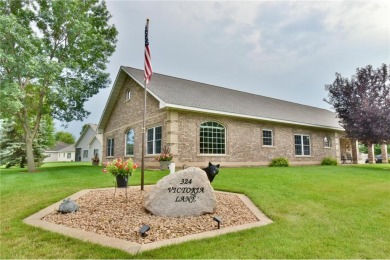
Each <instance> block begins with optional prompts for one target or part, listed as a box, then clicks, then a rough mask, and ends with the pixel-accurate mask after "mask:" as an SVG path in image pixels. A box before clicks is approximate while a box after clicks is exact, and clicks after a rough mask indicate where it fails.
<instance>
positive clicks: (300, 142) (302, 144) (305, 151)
mask: <svg viewBox="0 0 390 260" xmlns="http://www.w3.org/2000/svg"><path fill="white" fill-rule="evenodd" d="M294 140H295V155H310V137H309V136H308V135H294Z"/></svg>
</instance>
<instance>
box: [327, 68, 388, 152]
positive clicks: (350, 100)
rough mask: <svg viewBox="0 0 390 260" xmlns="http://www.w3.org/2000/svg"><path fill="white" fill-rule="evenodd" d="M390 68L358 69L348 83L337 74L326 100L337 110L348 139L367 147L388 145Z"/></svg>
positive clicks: (330, 85) (328, 88)
mask: <svg viewBox="0 0 390 260" xmlns="http://www.w3.org/2000/svg"><path fill="white" fill-rule="evenodd" d="M389 72H390V66H389V65H386V64H382V65H381V66H380V67H379V68H378V69H373V68H372V66H371V65H368V66H366V67H365V68H358V69H357V70H356V74H355V75H353V76H352V77H351V79H348V78H344V77H342V76H341V75H340V74H339V73H336V79H335V81H334V82H333V84H329V85H326V86H325V89H326V90H327V91H328V92H329V94H328V98H327V99H325V101H327V102H328V103H330V104H331V105H332V106H333V108H334V109H335V110H336V112H337V114H338V117H339V118H340V122H341V124H342V125H343V127H344V128H345V131H346V134H347V136H348V137H350V138H354V139H358V140H359V141H361V142H362V143H364V144H365V145H366V146H369V145H372V144H382V143H390V76H389Z"/></svg>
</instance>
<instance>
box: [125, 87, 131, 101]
mask: <svg viewBox="0 0 390 260" xmlns="http://www.w3.org/2000/svg"><path fill="white" fill-rule="evenodd" d="M130 98H131V91H130V89H128V90H127V91H126V101H128V100H130Z"/></svg>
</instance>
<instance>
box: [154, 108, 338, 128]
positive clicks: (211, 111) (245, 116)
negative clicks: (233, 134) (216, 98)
mask: <svg viewBox="0 0 390 260" xmlns="http://www.w3.org/2000/svg"><path fill="white" fill-rule="evenodd" d="M161 105H162V104H161V103H160V109H163V108H168V109H170V108H173V109H178V110H187V111H195V112H201V113H208V114H216V115H223V116H232V117H240V118H246V119H254V120H262V121H268V122H275V123H283V124H290V125H299V126H310V127H317V128H325V129H331V130H336V131H345V130H344V129H343V128H341V127H340V128H337V127H330V126H325V125H316V124H307V123H301V122H295V121H289V120H280V119H273V118H267V117H258V116H249V115H243V114H237V113H230V112H222V111H216V110H210V109H203V108H197V107H189V106H181V105H175V104H168V103H164V104H163V105H164V106H161Z"/></svg>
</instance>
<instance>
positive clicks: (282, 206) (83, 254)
mask: <svg viewBox="0 0 390 260" xmlns="http://www.w3.org/2000/svg"><path fill="white" fill-rule="evenodd" d="M0 171H1V173H0V178H1V179H0V181H1V188H0V191H1V197H0V198H1V202H0V205H1V213H0V220H1V232H0V239H1V240H0V242H1V249H0V258H390V247H389V245H390V232H389V230H390V221H389V219H390V165H385V164H383V165H380V164H378V165H361V166H315V167H309V166H307V167H289V168H268V167H265V168H222V169H221V170H220V173H219V175H218V176H217V177H216V179H215V180H214V182H213V183H212V185H213V187H214V188H215V189H217V190H227V191H233V192H240V193H244V194H246V195H247V196H248V197H250V198H251V199H252V201H253V202H254V203H255V204H256V205H257V206H258V207H259V208H260V209H261V210H262V211H263V212H264V213H265V214H266V215H268V216H269V217H270V218H272V219H273V220H274V223H273V224H271V225H268V226H265V227H260V228H254V229H250V230H245V231H240V232H237V233H231V234H226V235H222V236H219V237H215V238H210V239H203V240H198V241H190V242H186V243H183V244H180V245H172V246H168V247H164V248H160V249H156V250H153V251H148V252H144V253H142V254H139V255H131V254H128V253H126V252H123V251H120V250H116V249H112V248H108V247H103V246H99V245H95V244H92V243H88V242H83V241H80V240H77V239H74V238H70V237H66V236H62V235H59V234H56V233H52V232H49V231H45V230H42V229H38V228H34V227H30V226H28V225H25V224H23V222H22V220H23V219H24V218H26V217H27V216H29V215H31V214H33V213H35V212H37V211H39V210H41V209H43V208H45V207H47V206H49V205H51V204H53V203H54V202H57V201H59V200H61V199H63V198H66V197H67V196H69V195H71V194H73V193H75V192H77V191H79V190H81V189H86V188H100V187H109V186H112V185H113V182H112V181H113V180H112V178H110V177H109V176H106V175H103V174H102V173H101V167H92V166H90V165H89V164H88V165H80V164H75V163H73V164H72V163H66V164H62V165H60V164H56V163H53V164H45V165H44V166H43V167H42V168H40V172H38V173H33V174H28V173H25V170H24V171H23V170H20V169H17V168H13V169H0ZM167 173H168V172H160V171H146V172H145V183H146V184H152V183H155V182H156V181H157V180H159V179H160V178H162V177H163V176H165V175H166V174H167ZM139 180H140V171H137V173H136V174H135V175H134V176H133V177H132V178H131V180H130V182H131V184H132V185H139V182H140V181H139ZM222 218H223V216H222Z"/></svg>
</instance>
